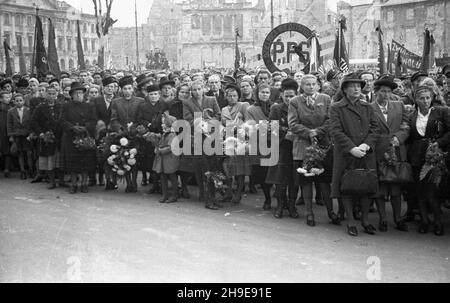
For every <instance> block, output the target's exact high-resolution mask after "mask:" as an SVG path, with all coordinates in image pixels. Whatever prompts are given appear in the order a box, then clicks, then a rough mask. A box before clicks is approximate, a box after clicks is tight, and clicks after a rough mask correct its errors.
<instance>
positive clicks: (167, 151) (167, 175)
mask: <svg viewBox="0 0 450 303" xmlns="http://www.w3.org/2000/svg"><path fill="white" fill-rule="evenodd" d="M176 120H177V119H176V118H175V117H173V116H170V115H167V114H164V115H163V118H162V128H163V134H162V137H161V139H160V141H159V144H158V145H157V147H156V148H155V155H156V157H155V161H154V163H153V170H154V171H155V172H156V173H158V174H160V175H161V187H162V194H163V196H162V198H161V200H159V202H160V203H174V202H176V201H177V196H178V177H177V174H176V172H177V171H178V166H179V156H176V155H174V154H173V153H172V148H171V144H172V142H173V140H174V139H175V138H176V134H175V132H174V131H173V129H172V124H173V123H174V122H175V121H176ZM169 180H170V182H171V183H172V195H171V196H170V193H169V182H168V181H169Z"/></svg>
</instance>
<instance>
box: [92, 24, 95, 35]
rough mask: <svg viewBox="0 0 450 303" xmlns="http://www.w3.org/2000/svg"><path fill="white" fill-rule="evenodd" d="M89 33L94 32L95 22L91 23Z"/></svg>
mask: <svg viewBox="0 0 450 303" xmlns="http://www.w3.org/2000/svg"><path fill="white" fill-rule="evenodd" d="M91 33H93V34H94V33H95V24H91Z"/></svg>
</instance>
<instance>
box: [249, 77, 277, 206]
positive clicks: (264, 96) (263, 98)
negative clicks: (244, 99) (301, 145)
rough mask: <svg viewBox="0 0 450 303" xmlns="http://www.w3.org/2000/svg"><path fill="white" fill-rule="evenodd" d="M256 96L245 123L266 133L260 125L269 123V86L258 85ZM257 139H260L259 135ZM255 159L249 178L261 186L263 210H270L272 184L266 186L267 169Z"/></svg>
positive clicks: (258, 158) (258, 159)
mask: <svg viewBox="0 0 450 303" xmlns="http://www.w3.org/2000/svg"><path fill="white" fill-rule="evenodd" d="M256 96H257V98H256V101H255V103H254V104H253V105H251V106H249V108H248V109H247V113H246V115H245V121H246V122H247V123H254V124H258V125H259V126H261V127H260V128H259V130H258V132H261V131H266V130H265V129H264V127H263V126H262V125H263V124H264V123H269V114H270V107H271V106H272V102H271V101H270V98H271V88H270V86H269V85H268V84H265V83H262V84H260V85H258V88H257V89H256ZM258 137H260V135H259V136H258ZM261 137H262V136H261ZM266 138H267V139H269V137H268V136H266ZM258 140H259V138H258ZM255 159H256V160H257V162H255V163H253V166H252V175H251V178H252V181H253V184H261V187H262V190H263V193H264V198H265V200H264V205H263V209H264V210H270V209H271V207H272V206H271V205H272V199H271V197H270V188H271V187H272V184H268V183H266V181H265V180H266V175H267V170H268V167H267V166H261V165H260V163H259V161H260V157H257V158H255Z"/></svg>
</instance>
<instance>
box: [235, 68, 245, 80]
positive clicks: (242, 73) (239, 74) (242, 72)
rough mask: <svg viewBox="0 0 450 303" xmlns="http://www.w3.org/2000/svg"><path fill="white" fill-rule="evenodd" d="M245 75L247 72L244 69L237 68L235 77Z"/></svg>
mask: <svg viewBox="0 0 450 303" xmlns="http://www.w3.org/2000/svg"><path fill="white" fill-rule="evenodd" d="M245 75H248V74H247V72H246V71H245V70H242V69H241V70H238V71H237V72H236V79H237V78H239V77H243V76H245Z"/></svg>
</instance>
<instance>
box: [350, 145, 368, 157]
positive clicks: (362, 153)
mask: <svg viewBox="0 0 450 303" xmlns="http://www.w3.org/2000/svg"><path fill="white" fill-rule="evenodd" d="M350 154H351V155H352V156H353V157H355V158H358V159H361V158H363V157H364V156H365V155H366V152H365V151H362V150H361V149H360V148H359V147H353V148H352V149H351V150H350Z"/></svg>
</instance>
